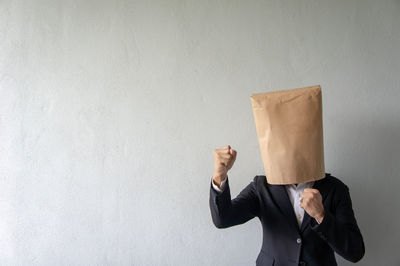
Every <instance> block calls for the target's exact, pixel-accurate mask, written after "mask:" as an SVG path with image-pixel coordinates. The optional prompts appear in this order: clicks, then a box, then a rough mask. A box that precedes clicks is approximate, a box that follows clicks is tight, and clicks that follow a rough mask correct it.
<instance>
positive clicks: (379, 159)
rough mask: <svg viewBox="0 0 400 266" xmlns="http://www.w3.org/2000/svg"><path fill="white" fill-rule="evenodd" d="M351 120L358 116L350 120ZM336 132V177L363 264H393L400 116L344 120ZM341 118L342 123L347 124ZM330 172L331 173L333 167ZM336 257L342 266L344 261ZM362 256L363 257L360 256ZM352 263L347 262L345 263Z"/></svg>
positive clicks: (396, 259) (395, 259) (398, 257)
mask: <svg viewBox="0 0 400 266" xmlns="http://www.w3.org/2000/svg"><path fill="white" fill-rule="evenodd" d="M351 121H356V122H353V123H350V122H351ZM346 122H347V124H344V125H343V124H342V125H340V127H339V130H337V132H336V134H337V136H339V137H338V138H340V139H338V140H336V141H337V142H338V143H340V145H341V147H340V150H338V151H340V152H336V154H342V155H341V156H340V157H339V158H335V160H336V164H337V165H343V167H341V169H346V170H343V171H341V172H342V173H343V175H344V176H340V175H342V174H340V175H339V174H338V176H337V177H338V178H343V181H344V182H345V183H346V184H347V185H348V186H349V188H350V194H351V197H352V201H353V209H354V212H355V216H356V219H357V222H358V224H359V227H360V230H361V233H362V234H363V237H364V242H365V247H366V250H365V252H366V253H365V256H364V258H363V260H364V263H367V262H368V265H373V264H371V263H372V262H375V263H376V264H374V265H378V264H379V263H382V262H385V263H389V264H386V265H396V263H398V262H399V261H400V255H399V254H390V250H391V247H393V246H395V245H398V244H397V239H399V237H400V233H399V231H398V228H397V223H398V222H399V220H400V219H399V217H400V216H399V214H397V211H396V210H395V209H393V208H394V206H396V205H397V203H398V202H400V196H399V195H400V193H398V190H399V188H400V178H399V177H398V173H399V172H400V160H399V159H400V119H398V118H394V119H388V118H381V119H372V118H371V120H365V119H364V120H362V119H348V120H347V121H346ZM346 122H345V123H346ZM332 174H333V175H334V176H335V173H334V171H332ZM337 258H338V262H340V265H345V264H347V263H348V262H345V261H344V260H343V259H341V258H339V257H337ZM363 260H362V261H363ZM349 265H350V263H349Z"/></svg>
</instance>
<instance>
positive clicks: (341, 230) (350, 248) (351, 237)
mask: <svg viewBox="0 0 400 266" xmlns="http://www.w3.org/2000/svg"><path fill="white" fill-rule="evenodd" d="M335 205H336V207H335V208H334V209H335V210H334V212H335V213H332V212H330V211H329V210H325V215H324V219H323V220H322V222H321V224H317V222H316V221H314V220H312V221H311V225H312V226H311V228H312V229H313V230H314V231H315V232H317V233H318V234H319V236H320V237H321V238H322V239H323V240H324V241H325V242H327V243H328V244H329V245H330V246H331V248H332V249H333V250H334V251H335V252H336V253H337V254H339V255H340V256H342V257H343V258H344V259H346V260H348V261H351V262H358V261H359V260H361V258H362V257H363V256H364V253H365V246H364V240H363V237H362V235H361V232H360V229H359V228H358V225H357V221H356V219H355V217H354V212H353V208H352V202H351V198H350V193H349V189H348V187H347V186H346V185H344V184H343V185H342V186H341V188H339V189H338V191H337V200H336V204H335Z"/></svg>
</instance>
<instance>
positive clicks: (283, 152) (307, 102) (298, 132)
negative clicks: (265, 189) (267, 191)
mask: <svg viewBox="0 0 400 266" xmlns="http://www.w3.org/2000/svg"><path fill="white" fill-rule="evenodd" d="M251 103H252V107H253V113H254V119H255V123H256V129H257V135H258V142H259V145H260V150H261V157H262V161H263V164H264V169H265V174H266V178H267V182H268V183H269V184H276V185H278V184H279V185H283V184H297V183H302V182H309V181H316V180H319V179H322V178H324V177H325V165H324V141H323V132H322V128H323V127H322V95H321V87H320V86H319V85H316V86H311V87H305V88H297V89H291V90H281V91H273V92H266V93H257V94H253V95H252V96H251Z"/></svg>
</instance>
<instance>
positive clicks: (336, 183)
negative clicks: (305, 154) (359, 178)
mask: <svg viewBox="0 0 400 266" xmlns="http://www.w3.org/2000/svg"><path fill="white" fill-rule="evenodd" d="M322 180H323V182H324V183H326V184H327V185H329V186H331V187H333V188H336V189H349V188H348V186H347V185H346V184H345V183H343V181H342V180H340V179H339V178H337V177H335V176H333V175H331V174H329V173H327V174H326V176H325V178H323V179H322Z"/></svg>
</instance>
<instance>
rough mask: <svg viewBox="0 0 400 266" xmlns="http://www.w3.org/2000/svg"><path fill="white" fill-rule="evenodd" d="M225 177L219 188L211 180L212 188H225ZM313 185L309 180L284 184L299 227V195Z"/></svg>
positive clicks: (302, 216) (301, 217) (301, 218)
mask: <svg viewBox="0 0 400 266" xmlns="http://www.w3.org/2000/svg"><path fill="white" fill-rule="evenodd" d="M227 179H228V178H226V179H225V180H224V181H222V182H221V185H220V187H221V188H219V187H218V186H217V185H216V184H214V180H212V186H213V188H214V189H215V190H216V191H218V192H222V191H223V190H224V188H225V185H226V180H227ZM313 185H314V181H310V182H306V183H299V184H297V186H296V185H294V184H292V185H285V188H286V191H287V194H288V196H289V199H290V203H292V206H293V210H294V214H295V215H296V220H297V224H298V225H299V228H300V227H301V223H302V222H303V218H304V209H303V208H301V207H300V195H301V194H302V193H303V192H304V189H305V188H312V187H313ZM315 221H317V223H318V220H317V219H315ZM318 224H319V223H318Z"/></svg>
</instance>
